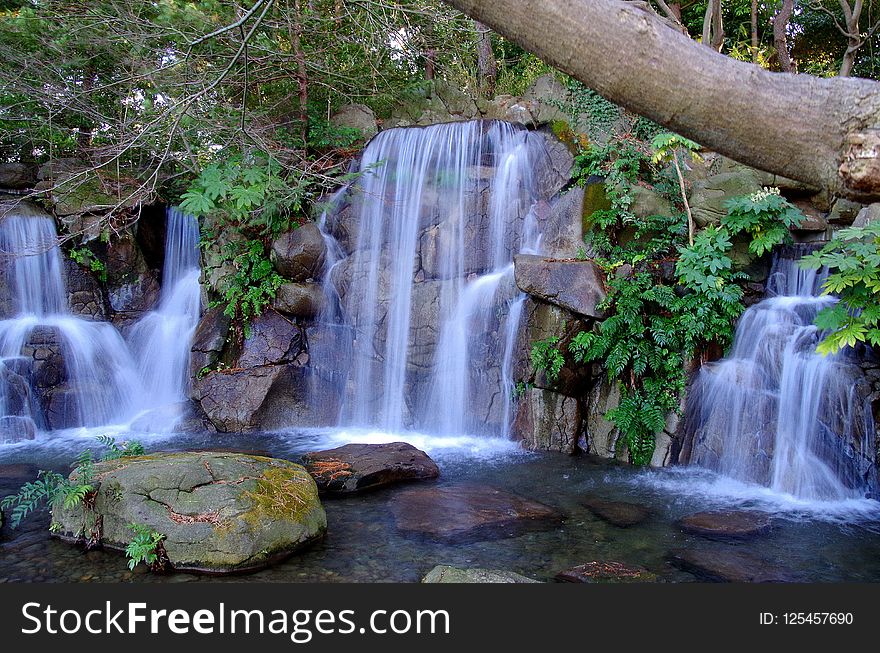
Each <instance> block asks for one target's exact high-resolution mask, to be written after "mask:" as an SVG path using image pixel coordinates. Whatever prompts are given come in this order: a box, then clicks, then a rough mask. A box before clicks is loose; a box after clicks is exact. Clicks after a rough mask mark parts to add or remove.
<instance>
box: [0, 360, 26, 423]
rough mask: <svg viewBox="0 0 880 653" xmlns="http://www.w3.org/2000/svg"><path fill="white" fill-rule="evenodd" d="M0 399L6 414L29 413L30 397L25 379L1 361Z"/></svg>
mask: <svg viewBox="0 0 880 653" xmlns="http://www.w3.org/2000/svg"><path fill="white" fill-rule="evenodd" d="M0 401H2V402H3V412H4V413H5V414H6V415H18V416H28V415H30V412H31V401H32V399H31V388H30V385H29V384H28V382H27V379H26V378H25V377H24V376H22V375H21V374H18V373H16V372H14V371H13V370H11V369H9V368H8V367H7V366H6V365H5V364H4V363H3V362H0Z"/></svg>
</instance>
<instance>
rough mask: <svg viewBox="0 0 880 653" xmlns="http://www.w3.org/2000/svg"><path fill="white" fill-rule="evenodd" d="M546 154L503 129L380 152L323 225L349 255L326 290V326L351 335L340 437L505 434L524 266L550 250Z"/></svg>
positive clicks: (343, 359)
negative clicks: (542, 183) (356, 432)
mask: <svg viewBox="0 0 880 653" xmlns="http://www.w3.org/2000/svg"><path fill="white" fill-rule="evenodd" d="M543 142H544V141H543V138H542V137H541V136H540V135H537V134H535V133H533V132H529V131H527V130H525V129H521V128H517V127H514V126H513V125H511V124H509V123H504V122H500V121H498V122H477V121H475V122H465V123H450V124H442V125H434V126H431V127H427V128H405V129H392V130H388V131H385V132H382V133H380V134H379V135H378V136H377V137H376V138H374V139H373V140H372V141H371V142H370V144H369V145H368V147H367V148H366V150H365V151H364V154H363V156H362V158H361V161H360V166H359V170H360V171H361V176H360V178H359V179H358V181H357V182H356V183H354V184H353V185H352V186H351V187H350V188H348V189H346V191H345V192H344V196H343V197H342V198H337V199H336V204H337V208H336V210H334V211H331V212H330V213H328V215H327V216H325V218H324V219H323V220H322V231H324V232H325V233H327V234H328V235H332V236H333V237H335V238H336V239H339V240H340V241H342V242H343V245H344V247H343V251H342V252H341V254H342V256H337V257H336V259H337V260H336V261H335V264H334V265H333V267H332V269H330V270H328V274H327V278H326V280H325V284H328V285H329V286H330V288H331V289H330V290H329V291H325V296H328V295H329V296H331V297H332V298H337V297H338V301H337V302H334V303H333V304H334V306H335V307H336V309H334V310H333V311H331V313H332V315H331V314H329V313H327V312H325V314H324V315H323V316H322V321H324V323H325V324H324V327H325V328H326V327H329V328H333V329H336V330H337V332H340V331H343V330H344V331H346V332H347V333H348V338H347V339H346V338H343V337H340V336H338V335H337V337H335V338H333V339H332V342H333V343H334V347H335V349H336V357H337V360H338V361H339V362H338V363H337V365H336V366H335V368H334V374H335V375H336V377H337V379H336V380H337V384H338V385H337V387H338V388H339V391H340V394H341V395H342V396H343V402H342V406H341V409H340V423H341V424H342V425H346V426H358V427H374V428H381V429H384V430H386V431H398V430H400V429H404V428H411V429H418V430H421V431H424V432H428V433H435V434H441V435H457V434H472V435H495V436H498V435H506V434H507V431H508V428H509V423H510V421H511V419H512V406H511V395H512V390H513V387H512V386H513V383H512V351H513V348H514V345H515V341H516V333H517V326H518V323H519V317H520V315H521V314H522V302H523V295H522V294H521V293H520V292H519V291H518V290H517V289H516V286H515V284H514V280H513V256H514V255H515V254H517V253H519V252H536V251H537V250H538V247H539V243H540V234H539V229H538V225H537V220H536V218H535V215H534V213H533V211H532V207H533V206H534V204H535V203H536V202H537V201H538V200H539V199H543V200H547V199H549V198H545V197H539V195H540V193H539V190H538V187H539V184H538V183H536V177H537V175H538V174H539V173H540V170H541V166H542V165H544V160H545V159H546V155H545V152H544V149H543V148H544V145H543ZM346 253H347V254H348V255H347V256H345V255H344V254H346ZM340 341H342V342H343V343H344V344H341V342H340ZM340 351H345V352H347V353H346V354H345V355H344V356H339V352H340ZM312 356H313V360H315V358H314V357H315V352H314V351H312ZM319 400H320V398H319V397H313V401H319Z"/></svg>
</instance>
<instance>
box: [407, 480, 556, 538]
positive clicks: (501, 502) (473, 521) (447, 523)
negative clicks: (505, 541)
mask: <svg viewBox="0 0 880 653" xmlns="http://www.w3.org/2000/svg"><path fill="white" fill-rule="evenodd" d="M391 512H392V514H393V515H394V520H395V523H396V525H397V529H398V530H399V531H401V532H403V533H406V534H409V535H417V536H421V537H425V538H428V539H431V540H436V541H441V542H448V543H451V544H463V543H468V542H478V541H483V540H494V539H500V538H505V537H515V536H518V535H521V534H523V533H525V532H529V531H536V530H547V529H548V528H552V527H553V526H554V525H556V524H558V523H559V522H560V521H561V520H562V514H561V513H559V512H558V511H557V510H556V509H555V508H551V507H550V506H547V505H544V504H543V503H538V502H537V501H532V500H530V499H525V498H523V497H519V496H517V495H515V494H510V493H507V492H504V491H502V490H498V489H495V488H493V487H488V486H484V485H459V486H455V487H430V488H412V489H408V490H403V491H402V492H400V494H398V495H396V496H395V497H394V499H393V500H392V503H391Z"/></svg>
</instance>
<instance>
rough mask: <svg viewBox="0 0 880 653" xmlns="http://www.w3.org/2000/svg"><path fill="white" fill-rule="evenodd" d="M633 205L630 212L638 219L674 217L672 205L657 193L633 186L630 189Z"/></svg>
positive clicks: (636, 185)
mask: <svg viewBox="0 0 880 653" xmlns="http://www.w3.org/2000/svg"><path fill="white" fill-rule="evenodd" d="M630 192H631V194H632V198H633V201H632V204H631V205H630V207H629V208H630V211H632V212H633V215H635V216H636V217H638V218H647V217H650V216H652V215H672V214H673V209H672V204H671V203H670V202H669V200H668V199H666V198H665V197H663V196H662V195H661V194H660V193H658V192H657V191H654V190H651V189H650V188H645V187H644V186H639V185H638V184H633V185H632V186H631V187H630Z"/></svg>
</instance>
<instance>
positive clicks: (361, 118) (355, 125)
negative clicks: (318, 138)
mask: <svg viewBox="0 0 880 653" xmlns="http://www.w3.org/2000/svg"><path fill="white" fill-rule="evenodd" d="M330 124H332V125H334V126H336V127H348V128H351V129H357V130H358V131H359V132H360V133H361V134H362V135H363V138H365V139H370V138H372V137H373V136H375V135H376V134H377V133H378V132H379V128H378V126H377V125H376V114H374V113H373V110H372V109H371V108H370V107H368V106H367V105H365V104H346V105H345V106H343V107H341V108H340V109H339V111H337V112H336V113H334V114H333V116H332V117H331V118H330Z"/></svg>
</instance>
